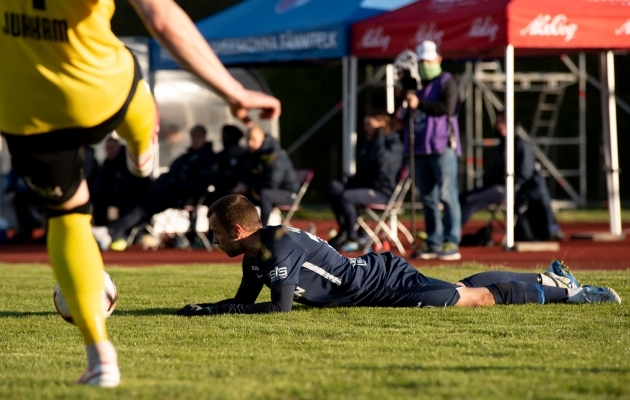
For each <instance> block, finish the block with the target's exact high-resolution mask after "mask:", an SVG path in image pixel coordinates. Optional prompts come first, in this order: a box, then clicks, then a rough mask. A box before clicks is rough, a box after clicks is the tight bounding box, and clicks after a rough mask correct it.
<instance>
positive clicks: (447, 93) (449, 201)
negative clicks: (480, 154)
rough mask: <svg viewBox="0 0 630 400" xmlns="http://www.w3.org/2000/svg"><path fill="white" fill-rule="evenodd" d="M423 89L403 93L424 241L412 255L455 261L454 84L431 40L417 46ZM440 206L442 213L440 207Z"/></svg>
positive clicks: (406, 139)
mask: <svg viewBox="0 0 630 400" xmlns="http://www.w3.org/2000/svg"><path fill="white" fill-rule="evenodd" d="M417 55H418V64H419V65H418V69H419V73H420V78H421V79H422V89H420V90H417V91H411V92H408V93H406V95H405V100H406V102H407V115H405V116H403V117H402V120H403V121H404V123H405V126H404V130H403V139H404V143H405V154H409V137H410V132H409V120H410V117H409V114H408V112H409V111H411V113H412V114H411V116H412V119H413V132H414V136H415V145H414V149H413V151H414V164H415V165H414V166H413V167H414V168H415V183H416V186H417V187H418V188H419V189H420V199H421V201H422V204H423V213H424V221H425V225H426V226H425V229H426V233H427V239H426V240H425V241H424V243H423V244H422V247H421V248H420V250H419V251H417V252H415V253H414V254H413V257H414V258H420V259H424V260H431V259H438V258H439V259H440V260H459V259H460V258H461V254H460V253H459V241H460V238H461V222H460V220H461V210H460V206H459V200H458V195H459V192H458V188H457V156H458V155H461V145H460V140H459V125H458V123H457V117H456V115H455V114H456V109H457V105H458V93H457V82H456V81H455V78H454V77H453V76H452V75H451V74H449V73H448V72H443V71H442V67H441V63H442V57H441V56H440V54H439V52H438V48H437V45H436V44H435V42H432V41H430V40H425V41H424V42H422V43H421V44H420V45H419V46H418V48H417ZM440 203H441V204H443V205H444V216H443V217H442V212H441V211H440V208H439V206H440Z"/></svg>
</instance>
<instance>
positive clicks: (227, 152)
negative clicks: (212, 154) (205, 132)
mask: <svg viewBox="0 0 630 400" xmlns="http://www.w3.org/2000/svg"><path fill="white" fill-rule="evenodd" d="M218 160H219V161H218V167H219V168H218V169H219V175H218V176H217V180H216V183H215V185H214V186H215V187H216V190H217V192H221V193H223V192H231V191H232V189H233V188H234V187H235V186H236V185H237V184H238V182H239V179H241V177H242V176H243V173H244V171H245V163H246V161H247V149H246V148H245V147H243V146H239V144H238V143H237V144H235V145H233V146H230V147H227V148H224V149H223V150H222V151H221V152H220V153H219V154H218Z"/></svg>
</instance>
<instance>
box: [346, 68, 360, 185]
mask: <svg viewBox="0 0 630 400" xmlns="http://www.w3.org/2000/svg"><path fill="white" fill-rule="evenodd" d="M358 70H359V63H358V59H357V57H356V56H350V98H349V99H348V104H349V107H348V128H349V129H348V134H349V135H350V141H349V143H350V148H349V149H348V156H349V159H350V169H349V172H350V176H352V175H354V174H355V173H356V169H357V163H356V147H357V80H358Z"/></svg>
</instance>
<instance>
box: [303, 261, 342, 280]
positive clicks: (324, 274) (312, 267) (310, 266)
mask: <svg viewBox="0 0 630 400" xmlns="http://www.w3.org/2000/svg"><path fill="white" fill-rule="evenodd" d="M302 267H304V268H306V269H308V270H310V271H313V272H315V273H316V274H317V275H320V276H322V277H323V278H325V279H328V280H329V281H331V282H332V283H334V284H337V285H341V279H340V278H338V277H336V276H334V275H331V274H330V273H328V272H326V270H324V269H323V268H320V267H318V266H317V265H314V264H311V263H310V262H305V263H304V264H302Z"/></svg>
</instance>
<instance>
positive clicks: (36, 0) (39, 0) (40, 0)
mask: <svg viewBox="0 0 630 400" xmlns="http://www.w3.org/2000/svg"><path fill="white" fill-rule="evenodd" d="M33 8H34V9H36V10H45V9H46V2H45V1H44V0H33Z"/></svg>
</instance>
